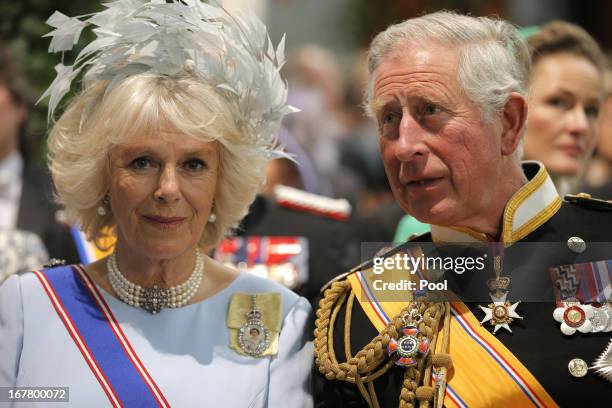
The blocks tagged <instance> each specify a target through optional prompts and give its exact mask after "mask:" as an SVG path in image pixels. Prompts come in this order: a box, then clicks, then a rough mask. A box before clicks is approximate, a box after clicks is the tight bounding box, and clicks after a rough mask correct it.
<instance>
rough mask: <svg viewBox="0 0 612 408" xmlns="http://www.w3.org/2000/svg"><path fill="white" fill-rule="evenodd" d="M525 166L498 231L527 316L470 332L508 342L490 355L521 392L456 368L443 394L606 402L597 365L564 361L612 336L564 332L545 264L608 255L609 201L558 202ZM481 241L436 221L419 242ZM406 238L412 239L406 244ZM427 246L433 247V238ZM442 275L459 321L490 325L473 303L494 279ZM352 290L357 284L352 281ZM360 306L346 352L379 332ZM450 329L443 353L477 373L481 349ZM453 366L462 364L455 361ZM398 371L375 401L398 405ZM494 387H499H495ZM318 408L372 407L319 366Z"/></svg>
mask: <svg viewBox="0 0 612 408" xmlns="http://www.w3.org/2000/svg"><path fill="white" fill-rule="evenodd" d="M524 171H525V174H526V175H527V177H528V179H529V180H530V181H529V183H528V184H527V185H525V186H523V187H522V188H521V189H520V190H519V191H518V192H517V193H516V194H515V196H514V197H513V198H512V199H511V200H510V201H509V203H508V205H507V207H506V211H505V212H504V220H503V222H504V228H503V232H502V237H501V241H502V242H503V244H504V245H503V247H504V250H503V255H504V256H503V269H502V270H503V274H504V275H507V276H510V277H511V284H510V288H509V294H510V296H511V297H512V298H513V299H514V300H519V299H522V302H521V303H520V305H519V306H518V308H517V309H516V310H517V311H518V313H519V314H520V315H521V316H522V317H523V319H522V320H515V321H514V322H513V324H512V325H511V330H512V333H510V332H508V331H506V330H500V331H499V332H498V333H497V335H496V336H495V337H496V339H492V338H491V337H492V334H491V335H489V334H485V336H484V337H480V336H479V335H478V333H470V336H472V337H473V338H474V339H476V337H478V340H479V341H480V340H481V339H482V340H483V341H482V342H483V343H484V344H482V345H483V349H486V350H485V351H486V353H488V354H489V355H490V356H493V354H496V349H502V348H503V349H504V350H503V351H500V353H499V356H497V354H496V357H495V358H498V357H499V359H498V361H499V363H500V367H501V369H503V370H505V371H506V373H507V374H508V378H507V379H506V380H507V381H508V382H509V383H512V381H515V382H516V384H515V385H516V387H515V391H513V392H515V393H517V394H518V393H523V394H524V395H521V396H520V397H518V396H516V395H511V394H512V393H511V392H509V391H507V390H506V387H505V386H504V385H503V384H501V383H500V381H502V380H501V379H500V378H496V377H495V376H489V377H486V376H485V377H483V378H478V377H477V376H474V377H473V378H472V379H471V380H470V379H469V378H467V379H465V378H464V379H463V382H462V380H461V379H459V378H457V379H456V380H457V381H456V382H455V383H454V380H455V379H453V374H455V375H457V372H455V373H453V371H452V370H451V371H449V374H448V379H449V387H448V388H447V390H446V397H445V398H444V405H445V406H449V407H450V406H476V407H478V406H483V407H484V406H555V405H560V406H594V404H600V403H602V401H609V400H610V397H611V396H612V383H610V382H607V381H606V380H604V379H603V378H601V377H600V376H597V375H595V374H594V373H593V372H591V371H589V373H588V374H587V375H586V376H584V377H582V378H575V377H574V376H572V375H571V374H570V372H569V371H568V363H569V362H570V360H572V359H574V358H581V359H583V360H584V361H586V362H587V364H589V366H590V365H591V364H592V363H593V361H594V360H595V359H596V358H597V357H598V356H599V355H600V354H601V353H602V352H603V351H604V349H605V348H606V345H607V343H608V342H610V339H611V337H612V336H611V333H610V332H605V333H604V332H602V333H588V334H582V333H576V334H573V335H571V336H566V335H564V334H562V333H561V331H560V327H559V326H560V324H559V323H558V322H556V321H555V320H554V319H553V311H554V309H555V291H554V290H553V282H552V281H551V277H550V274H549V268H551V267H556V266H560V265H576V264H581V263H585V262H591V261H601V260H611V259H612V244H611V241H612V239H611V237H612V206H611V205H610V203H607V202H603V201H598V200H593V199H590V198H588V197H585V196H568V197H566V198H565V200H564V201H562V200H561V199H560V197H559V196H558V194H557V193H556V190H555V188H554V185H553V184H552V181H551V180H550V178H549V177H548V175H547V173H546V170H545V169H544V168H543V166H541V165H540V164H537V163H528V164H524ZM572 237H578V238H581V239H582V240H583V241H585V243H586V248H581V249H584V250H583V251H582V252H580V251H576V249H575V248H574V250H572V249H570V246H571V245H568V240H569V239H570V238H572ZM487 240H489V241H490V239H489V237H486V236H484V234H480V233H478V232H475V231H470V230H467V229H460V228H443V227H438V226H432V232H431V234H426V235H423V236H421V237H419V238H418V239H416V240H415V241H419V242H423V243H424V242H428V241H429V242H431V241H433V242H434V243H436V244H437V245H436V247H437V249H435V250H436V251H442V252H444V251H445V249H443V248H444V246H440V245H439V244H442V243H449V242H461V243H471V242H474V243H475V242H486V241H487ZM411 245H414V243H413V242H410V243H407V244H404V245H403V246H404V247H409V246H411ZM426 247H427V246H426ZM429 248H432V245H431V244H430V246H429ZM440 248H442V249H440ZM463 248H464V250H466V251H469V249H465V247H463ZM397 250H398V249H396V250H395V251H397ZM426 251H427V250H426ZM455 255H457V254H455ZM608 264H610V262H609V263H608ZM367 267H368V266H367V265H366V268H367ZM358 269H361V270H363V269H364V268H363V267H362V268H358ZM445 277H446V278H447V281H448V286H449V289H451V290H452V291H454V292H456V293H460V294H461V297H462V300H464V301H465V304H464V306H463V307H464V308H465V310H463V311H462V310H459V309H455V310H453V319H451V321H454V320H457V321H459V323H461V321H463V322H464V323H465V324H467V325H468V326H470V322H471V326H470V327H469V328H470V329H473V330H474V331H476V332H478V331H482V330H488V331H489V332H491V328H490V326H488V325H486V326H482V327H478V321H476V320H475V319H477V320H480V319H482V317H483V315H484V314H483V312H482V311H481V310H480V308H479V307H478V305H479V304H480V305H486V302H483V301H482V300H483V299H482V298H481V297H479V296H480V293H482V287H483V286H484V281H485V280H486V279H487V278H489V277H492V276H486V277H483V276H479V275H478V272H477V271H476V272H466V273H463V274H456V273H453V272H450V273H449V272H448V271H447V272H446V275H445ZM354 281H356V280H354ZM352 288H353V289H352V290H353V291H354V290H355V286H353V287H352ZM485 288H486V286H485ZM608 291H609V284H608ZM355 303H358V302H357V301H355ZM359 303H360V305H354V306H353V308H352V314H351V321H350V322H349V325H350V341H351V345H350V346H351V347H350V349H351V352H352V355H353V356H354V355H355V354H357V353H358V351H359V350H361V349H362V348H363V347H364V346H365V345H366V344H368V343H369V342H370V341H371V340H372V338H373V337H374V336H376V335H377V334H378V332H379V330H380V327H382V326H381V325H380V324H378V329H377V328H376V324H374V323H376V322H375V319H374V318H373V317H372V315H373V314H374V313H372V310H371V308H369V307H368V306H367V305H366V306H364V305H365V303H366V302H359ZM489 303H490V302H489ZM451 309H452V308H451ZM345 312H346V305H344V306H343V307H342V308H341V310H340V311H339V313H337V320H336V323H335V330H334V332H333V335H332V337H333V347H334V351H335V354H336V356H338V360H339V361H340V360H342V361H345V359H344V356H345V350H344V340H345V339H346V336H345V333H344V327H345ZM470 312H471V313H470ZM319 313H320V312H319ZM383 313H384V312H383ZM470 314H473V315H472V316H469V319H468V316H467V315H470ZM460 315H461V316H460ZM474 318H475V319H474ZM462 324H463V323H462ZM466 330H467V329H466ZM330 334H331V333H330ZM453 336H455V339H456V338H457V337H458V335H456V334H455V333H454V332H453V328H452V326H451V333H450V350H449V354H450V355H451V357H452V358H453V362H454V364H455V365H457V364H458V362H461V361H462V360H464V361H467V363H464V364H467V365H468V367H467V368H468V369H470V370H472V369H473V370H475V371H473V372H474V373H476V374H477V373H478V371H479V368H478V366H479V364H480V362H479V360H478V356H477V355H476V354H472V352H473V350H475V349H468V348H464V347H463V346H462V345H461V344H460V343H458V342H455V343H454V342H453ZM486 353H485V354H486ZM504 356H505V357H506V358H504ZM508 356H513V357H512V358H513V359H514V358H516V360H517V361H518V362H519V363H517V365H519V366H521V367H520V368H517V369H516V370H513V369H512V368H507V367H504V365H505V363H506V362H509V365H510V366H512V361H511V360H510V359H509V358H508ZM391 358H393V357H391ZM506 360H508V361H506ZM498 368H499V367H498ZM456 369H457V370H459V367H456ZM496 369H497V368H496ZM404 370H405V368H403V367H400V366H393V367H392V368H391V369H390V370H389V371H387V372H386V374H384V375H383V376H381V377H379V378H378V379H376V380H375V381H374V388H375V390H376V394H377V396H378V402H379V404H380V406H381V407H397V406H398V401H399V394H400V389H401V386H402V381H403V376H404ZM317 371H318V370H317ZM500 372H501V371H500ZM515 374H516V375H515ZM504 381H505V380H504ZM455 384H458V385H456V386H455ZM500 384H501V385H500ZM496 389H500V390H502V391H501V392H498V391H495V390H496ZM517 401H523V402H521V403H517ZM417 404H418V403H417ZM315 406H317V407H367V406H368V404H367V403H366V402H365V400H364V398H363V397H362V395H361V393H360V392H359V391H358V389H357V387H356V386H355V385H354V384H351V383H349V382H345V381H339V380H332V381H330V380H327V379H325V377H324V376H323V375H321V374H320V373H317V374H316V375H315Z"/></svg>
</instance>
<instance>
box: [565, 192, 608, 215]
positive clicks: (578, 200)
mask: <svg viewBox="0 0 612 408" xmlns="http://www.w3.org/2000/svg"><path fill="white" fill-rule="evenodd" d="M563 198H564V199H565V201H567V202H570V203H574V204H579V205H585V206H587V207H591V208H596V209H598V210H607V211H612V201H611V200H602V199H600V198H593V197H591V195H590V194H587V193H578V194H575V195H574V194H566V195H565V197H563Z"/></svg>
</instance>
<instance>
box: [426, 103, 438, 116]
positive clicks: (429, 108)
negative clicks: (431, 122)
mask: <svg viewBox="0 0 612 408" xmlns="http://www.w3.org/2000/svg"><path fill="white" fill-rule="evenodd" d="M438 112H440V108H438V107H437V106H436V105H433V104H431V103H428V104H427V105H425V107H424V108H423V115H435V114H436V113H438Z"/></svg>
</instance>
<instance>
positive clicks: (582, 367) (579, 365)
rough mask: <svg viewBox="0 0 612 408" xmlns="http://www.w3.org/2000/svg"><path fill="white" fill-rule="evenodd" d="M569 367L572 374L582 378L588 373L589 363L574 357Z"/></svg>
mask: <svg viewBox="0 0 612 408" xmlns="http://www.w3.org/2000/svg"><path fill="white" fill-rule="evenodd" d="M567 369H568V370H569V372H570V374H571V375H573V376H574V377H576V378H582V377H584V376H585V375H587V372H588V370H589V366H588V365H587V363H586V361H584V360H583V359H581V358H574V359H573V360H571V361H570V362H569V364H568V365H567Z"/></svg>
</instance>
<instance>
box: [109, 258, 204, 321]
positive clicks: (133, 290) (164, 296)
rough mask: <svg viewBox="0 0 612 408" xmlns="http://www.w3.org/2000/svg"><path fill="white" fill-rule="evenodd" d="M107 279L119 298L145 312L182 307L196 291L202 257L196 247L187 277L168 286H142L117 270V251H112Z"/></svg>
mask: <svg viewBox="0 0 612 408" xmlns="http://www.w3.org/2000/svg"><path fill="white" fill-rule="evenodd" d="M106 267H107V268H108V279H109V281H110V284H111V286H112V288H113V290H114V291H115V293H116V294H117V296H118V297H119V299H120V300H121V301H122V302H124V303H127V304H128V305H130V306H134V307H140V308H143V309H145V310H146V311H147V312H149V313H152V314H156V313H159V312H160V311H161V310H162V309H164V308H177V307H182V306H185V305H186V304H187V302H189V300H191V298H192V297H193V295H195V293H196V292H197V291H198V288H199V287H200V282H202V276H203V275H204V257H203V256H202V255H201V254H200V250H199V249H197V248H196V263H195V267H194V268H193V272H192V273H191V276H190V277H189V279H187V280H186V281H185V282H183V283H181V284H179V285H176V286H171V287H169V288H159V287H157V286H153V287H152V288H143V287H142V286H140V285H138V284H136V283H133V282H130V281H129V280H127V278H126V277H125V276H123V274H122V273H121V271H120V270H119V265H117V253H116V252H113V253H112V254H111V255H110V256H109V257H108V259H107V260H106Z"/></svg>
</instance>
